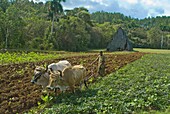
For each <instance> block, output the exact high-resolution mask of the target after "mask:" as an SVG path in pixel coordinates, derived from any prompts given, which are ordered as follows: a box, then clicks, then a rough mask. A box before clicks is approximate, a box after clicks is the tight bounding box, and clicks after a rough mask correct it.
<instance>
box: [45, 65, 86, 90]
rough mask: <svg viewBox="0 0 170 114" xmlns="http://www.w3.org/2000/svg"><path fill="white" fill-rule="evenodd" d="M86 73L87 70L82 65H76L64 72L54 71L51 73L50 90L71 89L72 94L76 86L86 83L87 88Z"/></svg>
mask: <svg viewBox="0 0 170 114" xmlns="http://www.w3.org/2000/svg"><path fill="white" fill-rule="evenodd" d="M86 73H87V70H86V68H85V67H83V66H82V65H75V66H70V67H66V68H65V69H63V71H58V72H55V71H52V69H51V72H50V80H49V85H48V86H47V87H48V88H52V87H59V88H60V89H61V90H62V91H64V90H65V89H66V88H67V87H69V88H70V89H71V91H72V92H75V86H76V85H80V86H82V83H83V82H84V84H85V86H86V88H87V85H86V80H85V78H86Z"/></svg>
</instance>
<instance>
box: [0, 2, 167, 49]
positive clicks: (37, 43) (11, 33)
mask: <svg viewBox="0 0 170 114" xmlns="http://www.w3.org/2000/svg"><path fill="white" fill-rule="evenodd" d="M61 2H67V1H66V0H52V1H50V0H49V1H47V2H46V3H43V2H38V3H34V2H33V1H30V0H0V48H8V49H28V48H29V49H41V50H67V51H83V50H87V49H94V48H95V49H97V48H106V46H107V45H108V43H109V42H110V41H111V39H112V37H113V35H114V33H115V32H116V30H117V28H118V27H120V26H121V27H122V28H124V30H125V31H126V33H127V34H128V37H129V39H130V40H131V41H132V43H133V45H134V46H135V47H151V48H168V49H169V48H170V38H169V36H170V24H169V22H170V17H166V16H163V17H155V18H154V17H152V18H145V19H141V20H139V19H134V18H131V17H127V16H124V15H123V14H120V13H108V12H103V11H101V12H95V13H92V14H90V13H89V11H88V9H86V8H83V7H80V8H74V9H72V10H66V11H64V12H63V8H62V5H61ZM155 33H156V34H155Z"/></svg>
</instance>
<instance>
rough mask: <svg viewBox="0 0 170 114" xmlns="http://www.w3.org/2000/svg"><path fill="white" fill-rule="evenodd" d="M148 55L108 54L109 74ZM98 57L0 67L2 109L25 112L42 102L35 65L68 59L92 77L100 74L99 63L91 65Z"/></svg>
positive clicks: (76, 57)
mask: <svg viewBox="0 0 170 114" xmlns="http://www.w3.org/2000/svg"><path fill="white" fill-rule="evenodd" d="M143 55H144V53H131V54H119V55H113V54H109V53H107V54H105V56H106V74H110V73H111V72H114V71H116V70H117V69H119V68H121V67H123V66H124V65H126V64H128V63H130V62H133V61H135V60H137V59H139V58H141V57H142V56H143ZM96 57H97V55H96V54H94V55H87V56H75V57H67V58H61V59H54V60H49V61H42V62H38V63H23V64H13V65H5V66H0V87H1V89H0V110H1V113H2V114H4V113H7V114H13V113H22V112H24V111H27V110H29V109H30V108H31V107H34V106H37V102H38V101H40V102H41V98H40V96H41V94H42V93H41V87H40V86H37V85H34V84H32V83H31V82H30V81H31V79H32V76H33V70H34V65H43V64H45V63H46V64H50V63H52V62H58V61H59V60H64V59H67V60H68V61H69V62H70V63H71V64H72V65H76V64H83V65H84V66H85V67H86V68H87V69H88V76H89V75H92V70H93V73H96V70H97V69H96V68H97V66H96V65H97V63H96V64H94V65H92V66H91V65H90V63H92V61H94V60H95V58H96Z"/></svg>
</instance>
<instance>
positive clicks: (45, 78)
mask: <svg viewBox="0 0 170 114" xmlns="http://www.w3.org/2000/svg"><path fill="white" fill-rule="evenodd" d="M69 66H71V64H70V63H69V62H68V61H67V60H62V61H59V62H58V63H52V64H50V65H48V66H47V68H46V69H45V68H43V67H40V66H37V67H36V68H35V70H34V77H33V79H32V80H31V82H32V83H33V84H37V85H41V86H42V87H43V89H45V88H46V86H47V85H48V84H49V79H50V77H49V69H52V70H53V71H58V70H61V71H62V70H63V69H64V68H65V67H69Z"/></svg>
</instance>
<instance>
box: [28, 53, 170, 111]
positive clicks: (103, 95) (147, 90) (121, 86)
mask: <svg viewBox="0 0 170 114" xmlns="http://www.w3.org/2000/svg"><path fill="white" fill-rule="evenodd" d="M42 99H43V100H44V102H45V103H49V102H50V101H51V100H53V103H54V104H53V105H52V106H51V107H50V108H44V105H41V104H40V103H39V107H38V110H37V109H33V110H30V112H29V113H39V112H43V113H44V114H49V113H50V114H51V113H54V114H58V113H59V114H62V113H71V114H76V113H80V114H88V113H90V114H95V113H98V114H103V113H105V114H111V113H120V114H121V113H153V114H154V113H164V114H166V113H167V114H168V113H170V54H148V55H145V56H143V57H142V58H141V59H140V60H137V61H135V62H133V63H131V64H128V65H127V66H125V67H123V68H122V69H120V70H118V71H116V72H115V73H112V74H110V75H108V76H106V77H105V78H99V79H98V80H97V82H95V83H93V84H91V85H90V86H89V88H88V89H84V90H82V91H81V92H80V91H78V92H76V93H75V94H72V93H65V94H61V95H59V96H57V97H54V96H53V97H52V96H45V97H42Z"/></svg>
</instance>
